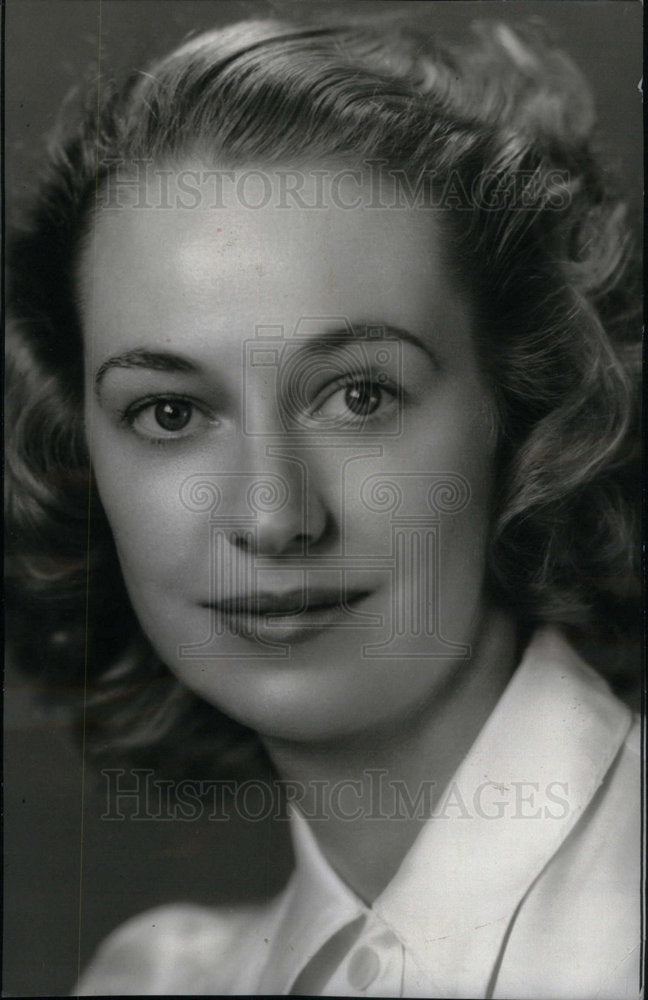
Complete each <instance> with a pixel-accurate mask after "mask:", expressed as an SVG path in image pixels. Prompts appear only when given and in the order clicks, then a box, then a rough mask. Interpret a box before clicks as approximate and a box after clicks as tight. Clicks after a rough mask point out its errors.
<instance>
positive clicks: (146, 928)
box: [72, 896, 281, 996]
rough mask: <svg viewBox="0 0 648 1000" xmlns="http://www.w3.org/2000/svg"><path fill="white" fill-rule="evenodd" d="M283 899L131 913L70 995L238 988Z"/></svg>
mask: <svg viewBox="0 0 648 1000" xmlns="http://www.w3.org/2000/svg"><path fill="white" fill-rule="evenodd" d="M280 900H281V896H279V897H277V898H275V899H273V900H270V901H268V902H264V903H258V904H245V905H241V904H238V905H222V906H218V907H206V906H198V905H194V904H192V903H176V904H172V905H167V906H160V907H156V908H155V909H151V910H147V911H146V912H144V913H140V914H137V916H134V917H131V918H130V919H129V920H127V921H125V923H123V924H121V925H120V926H119V927H117V928H116V930H114V931H112V933H111V934H109V935H108V937H107V938H106V939H105V940H104V941H103V942H102V944H101V945H100V946H99V948H98V949H97V951H96V953H95V954H94V956H93V958H92V960H91V962H90V963H89V965H88V966H87V968H86V969H85V971H84V973H83V975H82V976H81V978H80V980H79V982H78V983H77V985H76V987H75V988H74V990H73V991H72V995H73V996H137V995H140V996H155V995H158V996H160V995H162V996H166V995H171V994H185V995H191V994H194V995H210V994H218V993H221V994H223V993H224V994H227V993H233V992H236V990H234V988H233V985H234V983H235V982H236V983H240V981H241V974H242V969H244V968H245V966H246V964H249V962H250V960H251V958H252V954H253V953H255V954H258V953H259V943H260V942H261V941H262V940H263V936H264V935H265V934H267V929H268V928H269V927H270V926H271V924H272V920H273V916H274V915H275V913H276V912H277V911H278V908H279V906H280Z"/></svg>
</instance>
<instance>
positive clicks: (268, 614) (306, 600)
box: [210, 590, 370, 643]
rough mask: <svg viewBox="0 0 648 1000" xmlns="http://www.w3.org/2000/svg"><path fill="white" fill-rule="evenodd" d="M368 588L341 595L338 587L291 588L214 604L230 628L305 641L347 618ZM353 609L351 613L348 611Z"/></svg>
mask: <svg viewBox="0 0 648 1000" xmlns="http://www.w3.org/2000/svg"><path fill="white" fill-rule="evenodd" d="M369 593H370V591H368V590H354V591H349V592H348V593H345V594H341V592H340V591H339V590H335V591H333V590H309V591H303V590H299V591H289V592H287V593H284V594H274V593H267V592H266V593H262V594H255V595H247V594H245V595H241V596H239V597H233V598H227V599H225V600H222V601H217V602H215V603H214V604H211V605H210V607H211V608H212V609H213V610H214V612H215V613H216V615H217V618H218V620H219V621H220V623H221V624H222V625H224V626H225V628H226V629H227V631H229V632H232V633H233V634H235V635H237V636H240V637H241V638H244V639H250V640H252V641H254V640H257V639H259V640H261V641H263V642H275V643H276V642H306V641H308V639H311V638H313V637H314V636H315V634H316V633H317V632H319V631H321V630H322V629H325V628H327V627H329V626H331V625H335V624H340V623H341V622H344V620H345V619H346V620H347V621H348V622H349V624H353V618H352V617H351V615H352V614H353V612H352V611H351V609H352V608H353V607H354V605H356V604H358V603H359V602H360V601H361V600H363V599H364V598H365V597H368V595H369ZM350 611H351V615H350V614H349V612H350Z"/></svg>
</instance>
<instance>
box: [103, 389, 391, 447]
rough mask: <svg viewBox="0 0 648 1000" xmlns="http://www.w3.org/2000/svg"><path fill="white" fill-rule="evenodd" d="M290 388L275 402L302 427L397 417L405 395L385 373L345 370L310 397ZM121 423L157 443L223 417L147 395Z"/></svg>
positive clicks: (183, 399)
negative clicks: (285, 394)
mask: <svg viewBox="0 0 648 1000" xmlns="http://www.w3.org/2000/svg"><path fill="white" fill-rule="evenodd" d="M301 395H302V394H301V393H299V392H290V393H289V394H288V398H287V399H286V400H284V401H282V400H277V402H276V405H277V406H278V407H279V408H280V409H283V410H284V415H285V416H286V417H287V423H288V424H292V423H293V421H296V423H297V424H299V425H301V426H302V427H304V428H310V429H314V428H320V429H321V428H324V427H326V428H327V429H332V430H334V429H335V428H340V429H351V430H358V429H362V427H364V426H366V425H368V424H376V423H381V422H386V421H388V420H390V419H392V418H393V417H395V416H396V414H397V411H398V407H399V405H400V402H401V399H402V397H403V393H402V390H401V389H400V387H399V386H398V385H397V384H396V383H395V382H393V381H392V380H391V379H390V378H389V377H388V376H387V375H386V374H384V373H380V374H377V375H369V374H366V373H363V374H346V375H343V376H340V377H339V378H337V379H335V381H333V382H330V383H328V384H327V385H326V386H325V387H324V388H322V389H320V390H319V391H318V392H317V393H316V394H315V395H314V398H313V399H312V400H311V401H308V400H305V399H303V398H302V399H299V397H300V396H301ZM119 423H120V424H121V425H122V426H125V427H126V428H127V429H128V430H129V431H131V432H132V433H134V434H135V435H137V437H139V438H141V439H143V440H144V441H146V442H150V443H153V444H160V443H163V442H165V441H179V440H183V439H189V438H195V437H199V436H200V435H201V434H204V433H206V432H208V431H209V430H210V429H212V428H215V427H218V426H219V425H220V423H221V421H220V420H219V419H218V417H217V416H216V413H215V412H214V410H213V409H212V408H211V407H210V406H209V405H208V404H206V403H205V402H199V401H196V400H194V399H191V398H190V397H187V396H181V395H175V394H173V393H160V394H155V395H149V396H146V397H145V398H143V399H138V400H137V401H135V402H133V403H131V404H130V405H129V406H127V407H126V408H125V409H124V410H123V411H122V412H120V414H119Z"/></svg>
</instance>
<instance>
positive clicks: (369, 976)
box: [347, 947, 380, 990]
mask: <svg viewBox="0 0 648 1000" xmlns="http://www.w3.org/2000/svg"><path fill="white" fill-rule="evenodd" d="M379 972H380V959H379V958H378V956H377V955H376V952H375V951H374V950H373V948H366V947H362V948H358V950H357V951H356V952H354V954H353V955H352V956H351V960H350V962H349V969H348V971H347V976H348V979H349V985H350V986H351V987H352V988H353V989H354V990H366V989H367V987H368V986H371V984H372V983H373V981H374V979H375V978H376V976H377V975H378V973H379Z"/></svg>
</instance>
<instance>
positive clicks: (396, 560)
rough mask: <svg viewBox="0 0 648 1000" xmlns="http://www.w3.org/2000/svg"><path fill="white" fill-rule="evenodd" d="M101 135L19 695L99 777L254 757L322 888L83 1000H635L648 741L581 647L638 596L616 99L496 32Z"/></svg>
mask: <svg viewBox="0 0 648 1000" xmlns="http://www.w3.org/2000/svg"><path fill="white" fill-rule="evenodd" d="M100 97H101V100H100V106H99V115H97V104H96V99H95V101H94V103H93V105H92V107H90V108H89V111H88V114H87V116H86V118H85V119H84V120H83V121H82V122H81V123H80V124H78V125H76V126H74V127H72V128H70V129H69V130H68V131H67V133H66V134H65V135H64V136H63V137H62V138H61V140H60V143H59V146H58V153H57V154H56V155H55V156H54V157H53V159H52V164H51V176H50V178H49V180H48V181H47V182H46V184H45V185H44V188H43V191H42V193H41V198H40V200H39V205H38V208H37V210H36V212H35V214H34V217H33V220H32V224H31V226H30V228H29V230H28V231H27V232H26V233H25V234H24V235H23V236H22V237H21V239H20V240H19V241H17V243H16V248H15V257H14V260H15V265H14V275H15V276H14V282H13V290H12V294H13V302H14V313H15V324H14V331H13V339H12V351H13V357H14V359H15V361H14V369H13V371H14V381H13V385H14V390H13V391H14V394H15V395H14V397H13V400H14V406H13V413H14V430H13V436H12V451H11V453H10V456H9V479H10V485H11V487H12V489H13V492H12V496H11V503H10V508H9V510H10V517H11V518H12V527H13V530H14V533H15V535H16V537H18V538H19V543H18V546H17V551H16V552H15V562H16V566H17V575H18V576H19V578H20V583H19V585H17V586H18V593H19V594H20V601H21V614H23V615H24V618H25V621H26V622H28V623H29V622H31V623H32V628H33V620H34V615H35V614H37V615H38V616H39V620H40V621H43V622H44V624H45V627H46V635H47V646H46V650H45V652H43V648H42V647H43V636H42V634H40V635H39V636H38V637H37V642H36V643H35V642H34V639H33V637H32V635H31V632H30V626H29V624H28V625H27V627H26V628H25V629H23V630H22V631H21V630H20V628H18V629H17V633H18V634H17V638H16V642H15V645H16V649H17V655H18V656H19V657H20V658H21V660H22V662H23V663H24V665H25V667H26V668H27V669H28V668H29V667H30V666H32V667H33V666H34V665H35V663H36V662H37V663H38V665H39V667H42V662H43V659H44V660H45V662H46V665H47V669H48V671H49V672H50V675H51V677H52V679H53V680H54V681H55V682H56V683H58V684H61V683H62V681H63V680H67V682H68V683H69V682H70V681H71V682H72V683H76V684H77V685H79V684H82V685H83V687H84V692H85V697H84V707H83V714H82V717H81V719H80V723H79V730H80V733H81V734H82V737H83V740H84V741H85V746H86V748H87V750H88V752H91V751H92V750H94V751H95V754H96V757H97V759H101V757H102V756H103V757H104V758H105V755H106V748H107V747H109V748H110V753H112V754H114V753H115V752H117V751H121V752H122V754H123V755H124V757H125V758H126V759H129V760H131V761H137V763H138V764H142V763H147V764H148V763H153V764H154V766H155V767H156V768H157V769H158V770H159V771H160V773H167V774H169V773H171V774H174V773H175V774H177V775H182V774H186V773H188V769H189V768H191V769H192V770H191V773H192V774H195V773H196V770H195V768H196V762H200V765H201V767H202V768H203V769H204V770H203V771H202V772H201V773H204V774H205V775H207V776H209V777H213V776H214V775H217V774H219V775H227V776H228V777H231V776H232V775H236V774H237V773H238V774H240V773H242V769H243V768H244V767H245V766H246V760H247V758H248V757H249V756H250V755H251V754H253V753H254V752H255V750H258V749H259V748H261V749H262V751H263V752H264V753H265V754H266V755H267V757H268V759H269V761H270V764H271V766H272V768H273V769H274V772H275V774H276V775H277V776H278V778H279V779H280V781H281V787H282V790H283V794H284V796H285V798H286V799H288V808H289V810H290V813H291V822H292V827H293V836H294V847H295V854H296V870H295V873H294V875H293V877H292V879H291V881H290V882H289V884H288V885H287V887H286V889H285V890H284V891H283V893H282V894H281V895H280V896H279V897H277V898H276V899H274V900H272V901H271V902H270V903H268V904H267V905H265V906H261V907H251V906H250V907H242V908H237V909H234V910H227V911H224V910H222V909H221V910H211V909H205V908H201V907H196V906H192V905H189V904H186V905H179V904H174V905H171V906H169V907H165V908H163V909H162V910H156V911H154V912H149V913H145V914H143V915H142V916H140V917H137V918H136V919H135V920H133V921H130V922H129V923H128V924H126V925H124V926H123V927H121V928H120V929H118V930H117V931H116V932H115V933H114V935H112V936H111V937H110V939H109V940H108V941H107V942H106V943H105V944H104V945H103V947H102V948H101V949H100V951H99V953H98V954H97V956H96V957H95V959H94V961H93V962H92V963H91V965H90V967H89V969H88V970H87V971H86V973H85V975H84V976H83V977H82V979H81V982H80V983H79V984H78V986H77V992H78V993H79V994H81V995H93V994H109V995H115V994H129V993H135V994H172V993H176V994H183V993H189V994H191V993H203V994H209V993H235V994H248V993H251V994H255V993H289V992H293V993H302V994H313V995H319V994H332V995H335V994H351V995H365V994H366V995H378V996H380V995H401V996H439V997H441V996H474V997H482V996H494V997H511V996H515V997H518V998H519V997H525V996H526V997H534V996H538V995H542V996H545V997H550V996H551V997H565V996H573V997H589V996H595V995H596V996H615V997H620V996H634V995H637V993H638V973H637V967H636V963H637V954H638V949H637V944H638V940H639V931H638V921H639V906H638V902H637V898H638V893H637V885H638V857H639V848H638V842H637V841H638V836H639V829H638V826H639V824H638V817H637V813H636V806H635V805H634V803H635V802H636V801H637V794H636V793H637V780H638V737H637V730H636V727H633V725H632V717H631V713H630V712H629V710H628V709H627V708H626V707H625V706H624V705H623V704H622V703H621V702H619V701H618V700H617V699H616V698H615V697H614V696H613V695H612V694H611V692H610V691H609V689H608V687H607V686H606V684H605V682H604V681H602V680H601V679H600V678H599V677H598V676H597V675H596V674H595V673H594V672H593V671H592V670H591V669H590V668H589V667H587V666H586V665H585V664H584V663H583V662H582V661H581V660H580V658H579V657H578V655H577V654H576V652H575V651H574V649H573V648H572V647H571V646H570V645H569V644H568V642H567V641H566V638H565V635H564V630H565V629H571V630H578V629H580V630H581V634H582V633H584V634H588V632H589V634H591V630H592V629H593V627H594V623H596V622H597V621H598V622H600V621H604V622H605V623H606V627H607V623H608V622H610V621H613V622H614V621H616V624H617V625H618V628H619V631H622V630H623V628H624V627H625V626H626V622H627V621H629V620H630V618H629V616H628V613H627V611H625V612H624V608H626V606H627V603H628V599H629V597H630V596H631V594H632V582H631V580H632V557H633V545H632V516H631V503H630V499H631V498H630V497H629V494H630V492H631V490H630V486H629V478H628V474H627V471H626V469H627V462H628V457H629V440H630V437H631V431H632V429H633V415H632V403H633V387H632V382H631V376H630V371H629V363H628V360H627V353H628V351H627V345H626V344H625V341H626V340H627V333H626V327H627V325H628V323H627V315H625V314H624V310H623V308H622V297H621V275H622V265H623V260H624V255H625V241H626V237H625V231H624V227H623V218H622V211H621V209H620V207H619V205H618V203H617V202H616V201H615V200H614V198H613V197H612V195H611V193H610V192H609V190H608V186H607V185H606V183H605V179H604V175H603V174H602V172H601V170H600V169H599V167H598V165H597V163H596V162H595V160H594V158H593V156H592V154H591V150H590V146H589V137H590V133H591V129H592V113H591V107H590V100H589V97H588V95H587V91H586V89H585V87H584V84H583V82H582V80H581V78H580V76H579V75H578V73H577V72H576V70H575V69H574V67H573V66H572V65H571V63H569V62H568V60H566V58H565V57H564V56H563V55H562V54H561V53H559V52H552V51H546V50H544V49H543V48H542V46H541V45H540V44H539V43H537V42H525V41H523V40H522V38H521V37H518V36H517V35H515V34H513V33H512V32H511V31H510V30H509V29H507V28H504V27H496V28H494V29H491V30H484V31H482V32H481V35H480V36H479V38H478V40H477V41H476V42H474V43H470V44H467V45H466V46H465V47H464V48H462V49H456V50H455V49H451V48H449V47H444V46H443V45H442V44H440V43H435V44H434V45H431V44H430V42H429V40H426V39H420V38H417V37H415V36H410V35H408V34H406V33H404V32H398V33H394V35H393V37H387V35H386V33H385V32H384V31H381V32H379V33H375V32H372V31H371V30H370V29H369V28H366V27H349V28H342V29H337V28H331V27H321V28H313V27H306V28H305V27H297V26H295V25H291V24H282V23H275V22H247V23H243V24H240V25H235V26H231V27H229V28H227V29H224V30H222V31H218V32H214V33H211V34H208V35H203V36H200V37H198V38H196V39H194V40H192V41H190V42H189V43H188V44H186V45H185V46H183V47H182V48H181V49H179V50H177V51H176V52H174V53H172V54H171V55H170V56H168V57H167V58H165V59H163V60H161V61H160V62H158V63H157V64H155V65H154V66H153V67H151V69H150V71H149V72H148V73H146V74H142V75H139V76H137V77H135V78H134V79H133V80H132V81H131V82H130V84H129V85H128V87H126V88H125V89H124V90H123V92H116V93H114V94H108V95H106V94H102V95H100ZM10 404H11V399H10ZM624 613H625V615H626V618H625V619H624V618H623V617H622V615H623V614H624ZM602 631H603V632H605V628H604V629H603V630H602ZM237 769H238V770H237Z"/></svg>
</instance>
